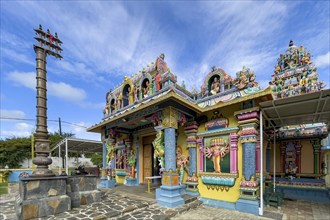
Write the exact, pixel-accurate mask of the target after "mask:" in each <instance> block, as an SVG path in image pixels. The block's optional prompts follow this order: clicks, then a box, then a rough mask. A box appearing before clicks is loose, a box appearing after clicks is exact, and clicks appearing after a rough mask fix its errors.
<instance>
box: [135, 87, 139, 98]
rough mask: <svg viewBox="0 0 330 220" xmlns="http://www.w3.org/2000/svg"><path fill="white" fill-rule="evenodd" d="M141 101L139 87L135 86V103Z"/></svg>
mask: <svg viewBox="0 0 330 220" xmlns="http://www.w3.org/2000/svg"><path fill="white" fill-rule="evenodd" d="M137 101H139V88H138V86H137V85H135V86H134V102H137Z"/></svg>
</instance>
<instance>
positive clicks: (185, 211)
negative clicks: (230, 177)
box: [0, 185, 330, 220]
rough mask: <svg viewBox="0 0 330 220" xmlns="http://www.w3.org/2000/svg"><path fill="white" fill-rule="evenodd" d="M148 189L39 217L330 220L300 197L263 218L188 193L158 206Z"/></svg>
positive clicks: (11, 210) (9, 209)
mask: <svg viewBox="0 0 330 220" xmlns="http://www.w3.org/2000/svg"><path fill="white" fill-rule="evenodd" d="M146 189H147V188H146V186H145V185H140V186H136V187H125V186H123V185H120V186H117V187H115V188H113V189H106V190H103V196H102V199H101V201H100V202H95V203H93V204H91V205H87V206H81V207H80V208H74V209H72V210H70V211H68V212H64V213H61V214H58V215H55V216H54V215H52V216H48V217H44V218H39V219H95V220H96V219H122V220H124V219H178V220H179V219H180V220H183V219H295V220H297V219H311V220H312V219H315V220H322V219H330V208H329V207H328V206H327V205H325V204H320V203H315V202H310V201H301V200H284V204H283V206H282V207H281V208H280V209H277V208H275V207H266V208H265V211H264V216H263V217H260V216H256V215H253V214H248V213H243V212H239V211H235V210H228V209H222V208H214V207H210V206H206V205H203V203H202V202H200V201H199V200H198V199H197V198H196V197H192V196H185V198H184V199H185V203H186V204H184V205H182V206H179V207H177V208H175V209H168V208H164V207H160V206H158V205H157V204H156V200H155V194H154V191H152V193H150V194H149V193H146V191H145V190H146ZM15 193H17V191H16V190H15V185H13V187H12V191H11V193H10V194H9V195H8V196H6V197H4V196H2V197H1V201H0V207H1V212H0V220H2V219H17V217H16V214H15V205H14V202H15V201H14V199H15ZM31 211H33V210H31Z"/></svg>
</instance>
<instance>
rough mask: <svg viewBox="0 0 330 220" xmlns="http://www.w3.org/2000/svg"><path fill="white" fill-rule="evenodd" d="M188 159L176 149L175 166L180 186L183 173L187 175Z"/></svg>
mask: <svg viewBox="0 0 330 220" xmlns="http://www.w3.org/2000/svg"><path fill="white" fill-rule="evenodd" d="M188 164H189V158H187V157H186V156H184V155H183V154H182V153H181V151H180V150H179V149H178V150H177V152H176V166H177V172H178V173H179V184H180V185H181V184H182V181H183V175H184V171H186V172H187V173H188Z"/></svg>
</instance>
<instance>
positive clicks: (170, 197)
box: [156, 185, 184, 208]
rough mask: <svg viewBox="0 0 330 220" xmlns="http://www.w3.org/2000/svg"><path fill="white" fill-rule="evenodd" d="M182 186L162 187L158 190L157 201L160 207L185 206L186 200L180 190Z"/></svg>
mask: <svg viewBox="0 0 330 220" xmlns="http://www.w3.org/2000/svg"><path fill="white" fill-rule="evenodd" d="M181 189H182V187H181V186H179V185H178V186H164V185H163V186H161V187H160V188H158V189H156V201H157V204H158V205H160V206H164V207H167V208H175V207H177V206H180V205H183V204H184V200H183V198H182V197H181V194H180V190H181Z"/></svg>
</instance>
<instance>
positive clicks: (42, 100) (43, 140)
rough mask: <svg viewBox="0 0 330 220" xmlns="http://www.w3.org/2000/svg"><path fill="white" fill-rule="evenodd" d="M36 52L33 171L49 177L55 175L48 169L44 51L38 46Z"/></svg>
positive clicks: (50, 160) (38, 174)
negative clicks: (35, 126)
mask: <svg viewBox="0 0 330 220" xmlns="http://www.w3.org/2000/svg"><path fill="white" fill-rule="evenodd" d="M34 51H35V52H36V72H37V76H36V79H37V87H36V88H37V106H36V107H37V128H36V133H35V134H34V144H35V154H36V157H35V158H34V159H33V163H34V164H35V165H36V169H35V170H34V171H33V175H32V176H35V177H41V176H43V177H50V176H55V174H54V173H53V172H52V171H51V170H49V169H48V166H49V165H50V164H51V163H52V159H51V158H49V157H48V155H49V143H50V141H49V139H48V130H47V79H46V73H47V71H46V63H47V62H46V50H45V49H44V48H42V47H39V46H34Z"/></svg>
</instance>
